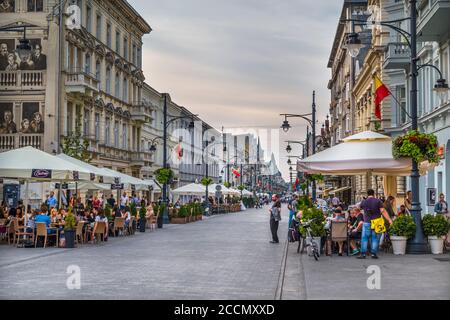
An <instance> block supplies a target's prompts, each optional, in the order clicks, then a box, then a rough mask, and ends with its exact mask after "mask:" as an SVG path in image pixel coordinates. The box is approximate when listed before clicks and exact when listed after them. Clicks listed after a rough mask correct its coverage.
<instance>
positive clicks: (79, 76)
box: [65, 70, 99, 97]
mask: <svg viewBox="0 0 450 320" xmlns="http://www.w3.org/2000/svg"><path fill="white" fill-rule="evenodd" d="M65 81H66V82H65V84H66V92H68V93H79V94H82V95H87V96H91V97H92V96H93V95H94V94H97V93H98V92H99V81H98V80H97V79H96V78H95V76H94V75H92V74H89V73H86V72H84V71H81V70H76V71H70V72H66V79H65Z"/></svg>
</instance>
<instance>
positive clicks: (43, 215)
mask: <svg viewBox="0 0 450 320" xmlns="http://www.w3.org/2000/svg"><path fill="white" fill-rule="evenodd" d="M47 212H48V208H47V207H46V206H42V207H41V212H40V213H39V214H38V215H37V216H36V218H35V219H34V222H35V223H41V222H42V223H45V226H46V227H47V233H48V234H54V233H55V232H56V231H55V230H54V229H49V228H50V225H51V223H52V220H51V218H50V217H49V216H48V215H47Z"/></svg>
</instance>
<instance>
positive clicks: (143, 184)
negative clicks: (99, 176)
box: [102, 168, 156, 191]
mask: <svg viewBox="0 0 450 320" xmlns="http://www.w3.org/2000/svg"><path fill="white" fill-rule="evenodd" d="M102 169H103V170H104V171H105V172H107V173H109V174H110V175H114V176H117V177H119V178H120V183H123V184H124V185H125V188H126V189H131V186H132V185H133V186H134V187H135V188H136V191H148V190H149V188H150V187H154V186H155V185H156V184H155V182H154V181H152V180H142V179H139V178H135V177H133V176H130V175H127V174H125V173H121V172H118V171H114V170H111V169H107V168H102Z"/></svg>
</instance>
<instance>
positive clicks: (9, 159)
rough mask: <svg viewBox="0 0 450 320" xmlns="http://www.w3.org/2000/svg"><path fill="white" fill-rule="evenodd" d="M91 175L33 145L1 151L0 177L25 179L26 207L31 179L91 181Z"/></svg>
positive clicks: (26, 206)
mask: <svg viewBox="0 0 450 320" xmlns="http://www.w3.org/2000/svg"><path fill="white" fill-rule="evenodd" d="M90 176H91V172H90V171H89V170H87V169H85V168H83V167H80V166H78V165H76V164H73V163H71V162H69V161H66V160H64V159H61V158H58V157H55V156H53V155H51V154H48V153H46V152H44V151H41V150H38V149H35V148H33V147H25V148H21V149H15V150H11V151H7V152H4V153H0V177H1V178H12V179H19V180H25V195H24V199H23V200H24V205H25V208H28V185H29V182H30V181H58V182H59V183H63V182H70V181H74V180H80V181H89V180H90ZM26 222H27V215H25V224H26Z"/></svg>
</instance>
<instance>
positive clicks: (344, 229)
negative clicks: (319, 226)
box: [328, 221, 350, 256]
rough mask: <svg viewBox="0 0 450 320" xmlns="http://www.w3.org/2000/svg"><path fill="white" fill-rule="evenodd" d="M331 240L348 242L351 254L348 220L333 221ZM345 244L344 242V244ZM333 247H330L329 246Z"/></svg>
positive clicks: (332, 241)
mask: <svg viewBox="0 0 450 320" xmlns="http://www.w3.org/2000/svg"><path fill="white" fill-rule="evenodd" d="M330 242H331V243H334V242H338V243H339V242H341V243H344V242H346V243H347V256H349V255H350V253H349V248H350V246H349V241H348V225H347V221H342V222H341V221H332V222H331V234H330ZM342 245H343V246H344V244H342ZM328 248H329V249H331V248H330V247H328ZM329 253H330V255H332V250H331V252H329Z"/></svg>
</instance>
